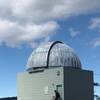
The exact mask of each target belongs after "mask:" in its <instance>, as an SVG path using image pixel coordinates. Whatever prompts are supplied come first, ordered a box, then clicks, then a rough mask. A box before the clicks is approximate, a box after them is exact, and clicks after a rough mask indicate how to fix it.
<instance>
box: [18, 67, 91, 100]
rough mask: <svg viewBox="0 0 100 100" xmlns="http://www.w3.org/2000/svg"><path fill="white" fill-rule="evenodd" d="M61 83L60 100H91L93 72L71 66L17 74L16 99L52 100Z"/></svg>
mask: <svg viewBox="0 0 100 100" xmlns="http://www.w3.org/2000/svg"><path fill="white" fill-rule="evenodd" d="M59 85H62V90H61V92H62V93H61V94H62V100H93V72H92V71H86V70H81V69H73V68H67V67H65V68H63V67H58V68H53V69H47V70H45V71H44V72H38V73H31V74H29V73H28V72H24V73H20V74H19V75H18V100H52V97H53V96H54V90H55V89H57V88H56V87H57V86H59Z"/></svg>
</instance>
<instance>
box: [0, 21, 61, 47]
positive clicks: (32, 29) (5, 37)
mask: <svg viewBox="0 0 100 100" xmlns="http://www.w3.org/2000/svg"><path fill="white" fill-rule="evenodd" d="M58 28H59V25H58V24H57V23H56V22H47V23H43V24H39V25H36V24H30V25H29V24H28V25H25V26H24V25H20V24H18V23H17V22H16V23H15V22H10V21H8V20H0V43H5V44H6V45H7V46H10V47H20V45H22V44H29V45H31V46H32V47H33V45H35V43H34V41H35V40H36V39H41V38H44V39H45V38H46V37H48V36H49V35H51V34H52V33H54V31H55V30H57V29H58Z"/></svg>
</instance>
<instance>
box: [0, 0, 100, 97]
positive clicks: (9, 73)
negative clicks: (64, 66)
mask: <svg viewBox="0 0 100 100" xmlns="http://www.w3.org/2000/svg"><path fill="white" fill-rule="evenodd" d="M33 1H34V2H33ZM51 1H52V2H50V3H48V0H43V2H41V1H40V0H25V1H23V0H14V1H11V0H4V1H0V69H1V70H0V80H1V81H0V90H1V91H2V92H0V97H7V96H16V95H17V74H18V73H19V72H23V71H25V68H26V63H27V60H28V57H29V55H30V54H31V52H32V51H33V50H34V49H35V48H37V47H38V46H39V45H40V44H43V43H46V42H48V41H55V40H60V41H63V42H64V43H66V44H68V45H70V46H71V47H72V48H74V49H75V51H76V53H77V54H78V56H79V57H80V60H81V62H82V66H83V69H88V70H93V71H94V81H96V82H99V83H100V12H99V11H100V1H99V0H75V1H74V2H73V1H72V0H55V1H53V0H51ZM95 93H97V94H98V95H100V87H98V88H96V89H95Z"/></svg>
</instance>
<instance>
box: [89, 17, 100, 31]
mask: <svg viewBox="0 0 100 100" xmlns="http://www.w3.org/2000/svg"><path fill="white" fill-rule="evenodd" d="M90 23H91V24H90V25H89V29H100V17H96V18H92V19H91V21H90Z"/></svg>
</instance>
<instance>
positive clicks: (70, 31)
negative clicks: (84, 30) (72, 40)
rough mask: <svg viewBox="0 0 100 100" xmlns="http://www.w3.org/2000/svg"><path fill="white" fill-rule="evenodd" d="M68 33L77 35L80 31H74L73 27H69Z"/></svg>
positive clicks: (73, 35) (72, 35)
mask: <svg viewBox="0 0 100 100" xmlns="http://www.w3.org/2000/svg"><path fill="white" fill-rule="evenodd" d="M69 34H70V36H71V37H76V36H77V35H79V34H80V32H79V31H76V30H75V29H73V28H70V29H69Z"/></svg>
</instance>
